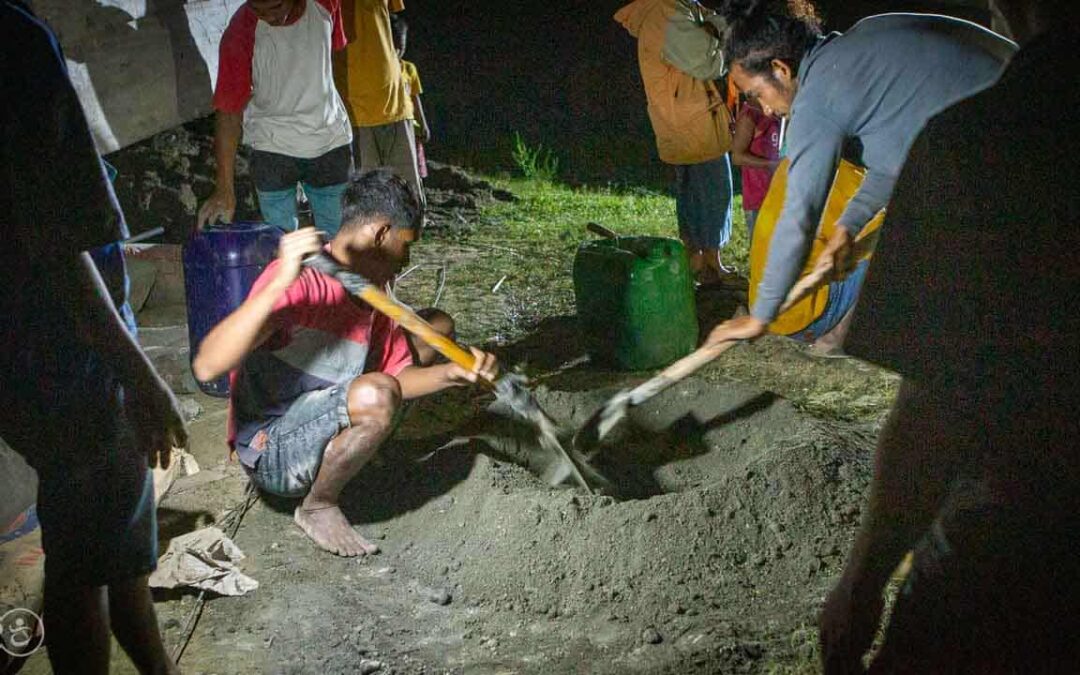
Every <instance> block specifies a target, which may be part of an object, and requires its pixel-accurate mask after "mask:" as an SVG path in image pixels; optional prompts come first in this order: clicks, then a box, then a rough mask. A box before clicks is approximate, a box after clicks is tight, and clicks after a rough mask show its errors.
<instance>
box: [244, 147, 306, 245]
mask: <svg viewBox="0 0 1080 675" xmlns="http://www.w3.org/2000/svg"><path fill="white" fill-rule="evenodd" d="M251 177H252V179H253V180H254V181H255V192H256V194H258V197H259V212H260V213H261V214H262V218H263V221H264V222H266V223H267V224H268V225H273V226H274V227H276V228H278V229H279V230H282V231H284V232H291V231H293V230H295V229H296V228H297V226H298V225H299V220H298V218H297V212H296V184H297V183H298V182H299V181H300V166H299V161H298V160H297V159H296V158H294V157H288V156H286V155H279V154H277V153H273V152H263V151H260V150H256V151H254V152H252V153H251Z"/></svg>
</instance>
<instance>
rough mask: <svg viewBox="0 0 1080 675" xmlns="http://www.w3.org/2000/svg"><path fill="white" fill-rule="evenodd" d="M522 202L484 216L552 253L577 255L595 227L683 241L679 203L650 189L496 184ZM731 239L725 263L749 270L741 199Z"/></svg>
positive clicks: (501, 205) (489, 210) (520, 182)
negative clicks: (589, 227) (541, 241)
mask: <svg viewBox="0 0 1080 675" xmlns="http://www.w3.org/2000/svg"><path fill="white" fill-rule="evenodd" d="M496 182H497V183H498V184H499V186H500V187H503V188H506V189H508V190H510V191H511V192H513V193H514V194H515V195H517V196H518V197H519V201H518V202H515V203H498V204H495V205H493V206H490V207H488V208H487V209H485V211H484V215H485V216H486V217H488V218H491V219H494V220H498V221H499V222H500V223H502V224H503V225H504V226H505V231H506V234H508V235H511V236H516V237H518V238H522V239H531V238H537V237H543V238H547V239H549V240H551V243H552V244H555V243H556V242H558V244H557V245H556V246H554V248H557V249H562V250H570V251H573V250H576V249H577V246H578V244H580V243H581V242H582V241H585V240H586V239H591V238H593V237H594V235H592V234H590V233H588V232H586V231H585V224H586V223H588V222H590V221H593V222H597V223H600V224H601V225H604V226H605V227H608V228H610V229H612V230H614V231H616V232H618V233H619V234H620V235H625V236H633V235H650V236H657V237H675V238H677V237H678V236H679V228H678V224H677V222H676V219H675V200H674V199H673V198H672V197H670V196H669V195H666V194H664V193H661V192H656V191H653V190H647V189H640V188H639V189H613V188H590V187H583V188H573V187H568V186H565V185H560V184H558V183H553V182H550V181H542V180H527V179H508V180H498V181H496ZM732 217H733V225H732V236H731V240H730V241H729V242H728V245H727V246H726V247H725V248H724V262H725V263H730V264H734V265H735V266H736V267H738V268H739V269H740V270H741V271H745V270H746V269H747V260H748V256H749V247H750V242H749V240H748V239H747V236H746V222H745V220H744V218H743V213H742V197H738V196H736V197H735V200H734V203H733V204H732Z"/></svg>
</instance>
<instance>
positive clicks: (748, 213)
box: [743, 209, 758, 244]
mask: <svg viewBox="0 0 1080 675" xmlns="http://www.w3.org/2000/svg"><path fill="white" fill-rule="evenodd" d="M757 214H758V212H757V209H744V210H743V215H744V216H745V218H746V241H748V242H749V243H751V244H752V243H753V242H754V224H755V223H757Z"/></svg>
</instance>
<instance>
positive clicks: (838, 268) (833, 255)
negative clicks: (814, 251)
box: [814, 225, 855, 281]
mask: <svg viewBox="0 0 1080 675" xmlns="http://www.w3.org/2000/svg"><path fill="white" fill-rule="evenodd" d="M814 268H815V270H821V269H826V270H827V271H828V273H829V274H828V278H829V279H831V280H832V281H840V280H841V279H843V278H844V277H846V276H847V275H848V274H849V273H850V272H851V270H853V269H855V253H854V250H853V249H852V246H851V233H850V232H848V229H847V228H846V227H844V226H843V225H837V226H836V231H835V232H833V234H832V236H831V237H829V243H827V244H826V245H825V250H823V251H822V252H821V255H820V256H818V259H817V264H816V265H815V266H814Z"/></svg>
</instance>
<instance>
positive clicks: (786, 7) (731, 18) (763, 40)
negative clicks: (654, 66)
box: [711, 0, 822, 77]
mask: <svg viewBox="0 0 1080 675" xmlns="http://www.w3.org/2000/svg"><path fill="white" fill-rule="evenodd" d="M711 5H712V6H713V8H714V9H716V10H717V11H718V12H719V13H720V14H722V15H723V16H724V17H725V18H726V19H727V22H728V30H727V32H726V35H725V42H724V53H725V55H726V57H727V60H728V63H732V64H734V63H738V64H739V66H741V67H742V68H743V69H744V70H746V71H747V72H750V73H753V74H761V75H766V76H768V77H771V76H772V66H771V64H772V61H773V60H774V59H776V60H780V61H783V62H785V63H787V64H788V65H790V66H791V67H792V68H793V69H798V67H799V64H800V63H801V62H802V58H803V56H804V55H805V54H806V50H807V49H808V48H809V46H810V45H811V44H813V42H814V41H815V40H817V38H819V37H820V36H821V33H822V27H821V19H820V18H819V17H818V13H817V9H816V8H815V7H814V3H813V2H812V1H811V0H712V2H711Z"/></svg>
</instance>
